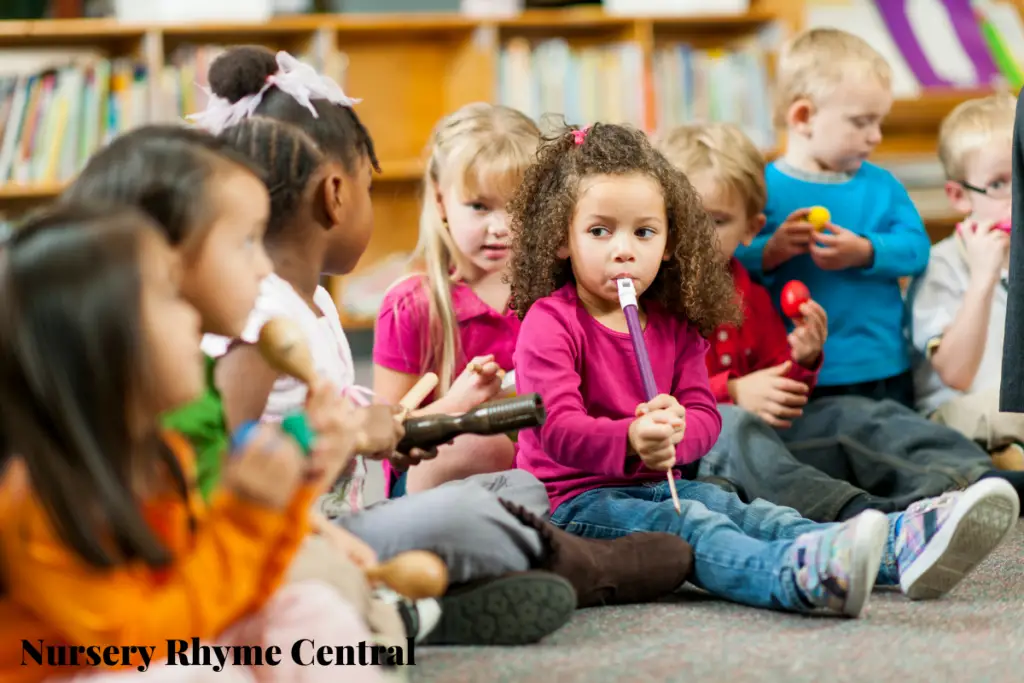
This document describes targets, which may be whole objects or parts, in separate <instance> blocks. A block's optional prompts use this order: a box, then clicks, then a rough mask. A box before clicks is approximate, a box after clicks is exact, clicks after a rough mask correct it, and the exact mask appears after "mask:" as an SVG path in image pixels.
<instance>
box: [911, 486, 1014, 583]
mask: <svg viewBox="0 0 1024 683" xmlns="http://www.w3.org/2000/svg"><path fill="white" fill-rule="evenodd" d="M1018 514H1020V499H1019V498H1018V497H1017V492H1016V491H1015V490H1014V489H1013V486H1011V485H1010V484H1009V483H1007V482H1006V481H1005V480H1003V479H982V480H980V481H978V482H977V483H975V484H974V485H972V486H970V487H968V488H967V489H965V490H963V491H951V492H949V493H944V494H943V495H941V496H939V497H938V498H929V499H927V500H922V501H918V502H916V503H914V504H913V505H911V506H910V507H908V508H907V510H906V512H904V513H903V514H902V515H901V516H900V519H899V520H898V521H897V522H896V524H897V525H898V526H897V529H896V530H897V535H896V561H897V566H898V567H899V572H900V588H902V589H903V592H904V593H905V594H906V596H907V597H908V598H910V599H911V600H925V599H929V598H937V597H940V596H942V595H945V594H946V593H948V592H949V591H950V590H952V589H953V587H954V586H956V585H957V584H958V583H960V580H961V579H963V578H964V576H966V575H967V574H968V572H970V571H971V570H972V569H974V568H975V567H976V566H978V564H979V563H980V562H981V561H982V560H983V559H985V557H987V556H988V554H989V553H990V552H992V551H993V550H995V549H996V547H997V546H998V545H999V544H1000V543H1002V542H1003V539H1004V538H1006V536H1007V534H1009V533H1010V530H1011V529H1013V526H1014V524H1016V522H1017V515H1018Z"/></svg>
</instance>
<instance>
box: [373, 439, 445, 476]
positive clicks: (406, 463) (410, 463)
mask: <svg viewBox="0 0 1024 683" xmlns="http://www.w3.org/2000/svg"><path fill="white" fill-rule="evenodd" d="M452 443H453V442H452V441H449V442H448V444H447V445H449V446H450V445H452ZM436 457H437V449H436V448H431V449H429V450H424V449H422V448H413V449H412V450H411V451H409V452H408V453H399V452H398V451H395V452H393V453H392V454H391V455H390V457H389V458H388V461H389V462H390V463H391V469H393V470H395V471H396V472H399V473H401V472H405V471H406V470H408V469H409V468H410V467H414V466H416V465H419V464H420V463H421V462H423V461H424V460H433V459H434V458H436Z"/></svg>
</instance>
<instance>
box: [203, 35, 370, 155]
mask: <svg viewBox="0 0 1024 683" xmlns="http://www.w3.org/2000/svg"><path fill="white" fill-rule="evenodd" d="M271 87H276V88H277V89H278V90H280V91H282V92H285V93H288V94H289V95H291V96H292V97H293V98H294V99H295V101H296V102H298V103H299V104H301V105H302V106H304V107H305V108H306V109H308V110H309V113H311V114H312V115H313V118H319V114H317V111H316V107H314V106H313V100H327V101H328V102H330V103H331V104H336V105H339V106H342V107H351V106H352V105H354V104H358V103H359V102H361V101H362V100H357V99H353V98H351V97H349V96H348V95H346V94H345V92H344V91H343V90H342V89H341V86H340V85H338V84H337V83H336V82H335V81H334V79H332V78H330V77H329V76H324V75H321V74H319V73H317V72H316V69H314V68H313V67H311V66H310V65H309V64H303V63H302V62H300V61H299V60H297V59H295V57H292V56H291V55H290V54H288V53H287V52H284V51H283V50H282V51H281V52H278V53H277V72H276V73H274V74H271V75H270V76H267V80H266V83H264V84H263V87H262V88H260V89H259V91H258V92H255V93H253V94H252V95H246V96H245V97H243V98H241V99H240V100H238V101H237V102H234V103H231V102H229V101H227V100H226V99H224V98H223V97H217V96H216V95H214V94H213V93H212V92H210V90H209V89H208V88H203V89H204V90H205V91H206V94H207V95H208V96H209V102H208V103H207V105H206V109H205V110H203V111H201V112H198V113H195V114H190V115H189V116H188V119H189V120H190V121H194V122H195V123H197V124H199V125H200V126H202V127H203V128H205V129H206V130H208V131H210V132H211V133H213V134H215V135H217V134H219V133H220V132H221V131H223V130H224V129H225V128H228V127H230V126H233V125H235V124H236V123H238V122H240V121H244V120H245V119H247V118H249V117H250V116H252V114H253V112H255V111H256V107H258V106H259V105H260V102H262V101H263V95H264V94H265V93H266V92H267V91H268V90H270V88H271Z"/></svg>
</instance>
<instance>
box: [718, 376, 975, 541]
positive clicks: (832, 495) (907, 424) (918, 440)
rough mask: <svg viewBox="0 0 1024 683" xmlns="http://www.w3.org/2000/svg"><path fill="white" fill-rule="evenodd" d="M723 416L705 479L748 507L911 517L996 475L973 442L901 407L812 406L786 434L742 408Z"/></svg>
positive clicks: (832, 517)
mask: <svg viewBox="0 0 1024 683" xmlns="http://www.w3.org/2000/svg"><path fill="white" fill-rule="evenodd" d="M718 410H719V412H720V413H721V415H722V433H721V435H720V436H719V437H718V441H717V442H716V443H715V445H714V446H712V448H711V452H710V453H708V454H707V455H706V456H705V457H704V458H702V459H701V461H700V471H699V472H700V475H701V476H709V475H713V476H719V477H724V478H726V479H729V480H731V481H732V482H733V483H734V484H736V485H737V486H738V487H739V488H740V489H741V490H742V491H743V493H744V495H745V497H746V498H747V499H748V500H753V499H754V498H764V499H765V500H769V501H771V502H773V503H776V504H778V505H785V506H788V507H792V508H794V509H795V510H796V511H797V512H799V513H800V514H801V515H803V516H804V517H807V518H808V519H813V520H816V521H821V522H832V521H843V520H844V519H847V518H848V517H849V514H851V512H850V511H851V510H853V513H856V512H860V511H862V510H865V509H868V508H873V509H875V510H880V511H882V512H895V511H898V510H905V509H906V508H907V506H909V505H910V504H911V503H913V502H915V501H918V500H922V499H924V498H931V497H934V496H937V495H940V494H942V493H944V492H946V491H950V490H953V489H962V488H966V487H967V486H969V485H970V484H972V483H974V482H975V481H976V480H977V479H978V478H979V477H980V476H981V475H983V474H985V473H986V472H987V471H989V470H991V469H992V461H991V459H990V458H989V456H988V454H987V453H985V451H984V450H982V449H981V448H979V447H978V445H977V444H975V443H974V442H973V441H971V440H970V439H968V438H967V437H965V436H963V435H962V434H960V433H958V432H955V431H953V430H952V429H949V428H948V427H944V426H942V425H940V424H937V423H935V422H931V421H929V420H928V419H926V418H924V417H922V416H921V415H919V414H917V413H915V412H914V411H912V410H910V409H908V408H906V407H904V406H902V405H899V404H898V403H895V402H893V401H872V400H870V399H866V398H862V397H859V396H842V397H834V398H824V399H821V400H818V401H812V402H811V403H810V404H808V405H807V406H806V407H805V408H804V414H803V416H801V417H799V418H797V419H796V420H794V421H793V426H792V427H791V428H789V429H781V430H777V429H775V428H773V427H771V426H770V425H769V424H767V423H766V422H765V421H764V420H762V419H760V418H759V417H757V416H756V415H753V414H752V413H749V412H747V411H746V410H743V409H742V408H739V407H737V406H734V405H725V404H723V405H719V406H718Z"/></svg>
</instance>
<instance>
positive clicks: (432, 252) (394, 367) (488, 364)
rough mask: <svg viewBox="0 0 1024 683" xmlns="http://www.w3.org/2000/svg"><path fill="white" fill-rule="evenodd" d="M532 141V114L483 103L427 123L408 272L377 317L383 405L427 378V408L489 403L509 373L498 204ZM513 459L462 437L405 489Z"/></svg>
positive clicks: (502, 213) (509, 327)
mask: <svg viewBox="0 0 1024 683" xmlns="http://www.w3.org/2000/svg"><path fill="white" fill-rule="evenodd" d="M539 141H540V131H539V130H538V128H537V125H536V124H535V123H534V122H533V121H532V120H531V119H530V118H528V117H527V116H525V115H524V114H522V113H520V112H518V111H516V110H514V109H509V108H508V107H502V106H498V105H491V104H485V103H475V104H470V105H467V106H465V107H463V108H461V109H459V110H458V111H456V112H454V113H453V114H451V115H449V116H446V117H445V118H444V119H442V120H441V121H440V122H439V123H438V124H437V126H436V127H435V129H434V132H433V135H432V137H431V142H430V159H429V161H428V163H427V168H426V172H425V174H424V179H423V190H424V192H423V197H424V199H423V210H422V213H421V216H420V238H419V244H418V245H417V248H416V253H415V263H416V266H417V272H416V273H415V274H413V275H411V276H409V277H407V278H405V279H403V280H400V281H399V282H398V283H396V284H395V285H394V286H393V287H392V288H391V289H390V291H389V292H388V293H387V295H386V296H385V299H384V302H383V305H382V306H381V311H380V314H379V317H378V319H377V326H376V337H375V343H374V387H373V388H374V391H375V393H376V394H377V395H378V396H379V397H380V398H381V399H382V400H387V401H398V400H399V399H400V398H401V397H402V396H403V395H404V394H405V392H406V391H408V390H409V389H410V388H411V387H412V385H413V384H414V383H415V382H416V381H417V379H419V377H420V376H421V375H422V374H423V373H425V372H428V371H432V372H436V373H437V375H438V377H439V379H440V383H439V386H438V391H437V393H436V395H435V396H434V399H435V400H434V402H433V403H432V404H431V405H430V406H429V407H428V409H429V410H431V411H434V412H451V413H457V412H462V411H465V410H467V409H469V408H471V407H473V406H475V405H476V404H478V403H480V402H482V401H486V400H488V399H491V398H493V397H494V396H495V394H496V393H497V392H498V390H499V388H500V384H501V375H502V372H499V371H509V370H511V369H512V349H513V347H514V345H515V340H516V335H517V334H518V331H519V321H518V320H517V319H516V317H515V315H513V314H511V312H510V311H509V306H508V302H509V294H510V289H509V284H508V283H507V282H506V281H505V273H506V266H507V263H508V257H509V253H510V252H509V224H508V212H507V210H506V204H507V203H508V201H509V200H510V199H511V197H512V195H513V193H514V192H515V190H516V188H517V187H518V185H519V182H520V181H521V179H522V177H523V174H524V172H525V170H526V168H527V167H528V166H529V165H530V164H531V163H532V162H533V161H534V158H535V156H536V150H537V145H538V143H539ZM513 456H514V452H513V445H512V442H511V441H510V440H509V439H508V438H507V437H504V436H496V437H474V436H468V435H467V436H463V437H460V438H459V439H456V441H455V443H454V444H453V445H452V446H449V447H447V448H446V449H443V453H442V455H441V456H440V457H438V458H437V459H435V460H433V461H430V462H424V463H422V464H421V465H419V466H418V467H416V468H414V469H412V470H410V472H409V474H408V482H407V483H408V487H407V488H408V491H410V492H412V491H420V490H424V489H428V488H432V487H434V486H437V485H438V484H441V483H444V482H445V481H451V480H455V479H462V478H464V477H466V476H469V475H473V474H479V473H484V472H495V471H500V470H504V469H508V468H510V467H511V466H512V459H513ZM400 488H401V486H400V485H399V489H400ZM399 492H400V491H399ZM399 492H396V491H392V493H393V494H394V493H399Z"/></svg>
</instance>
